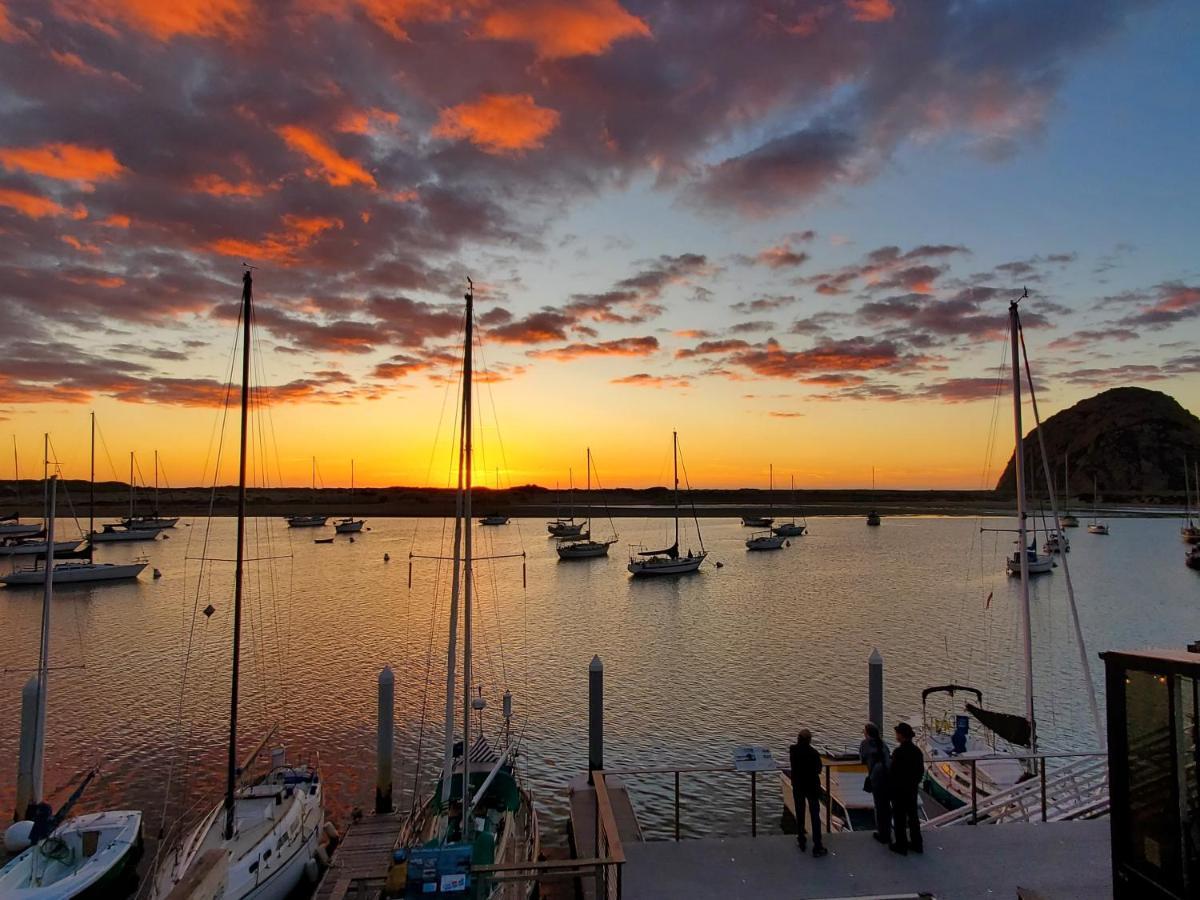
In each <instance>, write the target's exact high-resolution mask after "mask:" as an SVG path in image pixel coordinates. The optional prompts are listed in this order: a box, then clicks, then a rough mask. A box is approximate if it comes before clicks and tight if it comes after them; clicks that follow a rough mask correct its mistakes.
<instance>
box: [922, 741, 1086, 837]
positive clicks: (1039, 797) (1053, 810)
mask: <svg viewBox="0 0 1200 900" xmlns="http://www.w3.org/2000/svg"><path fill="white" fill-rule="evenodd" d="M1014 759H1016V760H1022V761H1025V762H1030V761H1033V762H1037V763H1038V765H1036V766H1035V767H1034V768H1036V770H1037V775H1036V776H1031V777H1030V778H1027V779H1026V780H1024V781H1021V782H1018V783H1017V784H1015V785H1014V786H1013V787H1011V788H1008V789H1007V790H1004V791H1000V792H997V793H992V794H986V795H983V796H981V795H980V791H979V771H978V770H979V763H981V762H989V761H992V760H1014ZM1047 760H1070V762H1067V763H1066V764H1065V765H1063V766H1061V767H1060V768H1058V769H1054V770H1051V769H1050V768H1049V767H1048V766H1047V765H1046V762H1047ZM943 762H944V763H945V764H947V765H953V766H961V767H968V768H969V771H970V781H971V799H970V802H969V803H967V804H966V805H964V806H963V807H961V808H959V809H953V810H950V811H948V812H946V813H943V814H942V815H940V816H934V817H933V818H932V819H930V820H929V821H928V823H927V824H928V825H929V826H930V827H934V828H937V827H943V826H947V825H962V824H968V825H978V824H981V823H988V824H1000V823H1003V822H1037V821H1041V822H1061V821H1066V820H1070V819H1085V818H1096V817H1098V816H1101V815H1104V814H1105V813H1107V812H1108V756H1107V754H1105V753H1103V752H1100V751H1087V752H1076V753H1009V754H995V755H990V756H975V757H971V758H969V759H960V760H955V759H949V760H945V761H943Z"/></svg>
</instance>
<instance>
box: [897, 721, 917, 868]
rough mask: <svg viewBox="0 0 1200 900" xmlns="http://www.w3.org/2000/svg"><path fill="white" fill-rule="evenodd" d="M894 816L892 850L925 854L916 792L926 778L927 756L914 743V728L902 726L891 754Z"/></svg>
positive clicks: (904, 724) (904, 723)
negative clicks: (894, 834) (894, 833)
mask: <svg viewBox="0 0 1200 900" xmlns="http://www.w3.org/2000/svg"><path fill="white" fill-rule="evenodd" d="M890 776H891V777H890V781H891V786H892V814H893V818H894V819H895V824H896V841H895V843H893V844H891V848H892V849H893V850H895V851H896V852H897V853H907V852H908V851H909V850H911V851H912V852H913V853H922V852H924V849H925V847H924V844H923V843H922V841H921V820H920V817H919V816H918V814H917V789H918V788H919V787H920V786H921V779H922V778H923V777H924V776H925V754H924V753H922V752H921V748H920V747H918V746H917V745H916V744H914V743H913V730H912V726H911V725H909V724H908V723H907V722H901V723H900V724H899V725H897V726H896V749H895V750H894V751H892V770H891V772H890Z"/></svg>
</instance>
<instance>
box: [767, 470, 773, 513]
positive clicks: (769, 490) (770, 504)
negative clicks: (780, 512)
mask: <svg viewBox="0 0 1200 900" xmlns="http://www.w3.org/2000/svg"><path fill="white" fill-rule="evenodd" d="M767 471H768V472H769V473H770V474H769V475H768V476H767V479H768V481H767V515H768V516H774V515H775V463H769V464H768V468H767Z"/></svg>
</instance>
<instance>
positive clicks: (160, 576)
mask: <svg viewBox="0 0 1200 900" xmlns="http://www.w3.org/2000/svg"><path fill="white" fill-rule="evenodd" d="M154 577H155V578H162V572H160V571H158V569H155V570H154Z"/></svg>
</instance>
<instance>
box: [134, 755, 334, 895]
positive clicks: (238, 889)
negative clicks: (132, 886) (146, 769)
mask: <svg viewBox="0 0 1200 900" xmlns="http://www.w3.org/2000/svg"><path fill="white" fill-rule="evenodd" d="M290 771H292V770H291V769H288V768H287V767H283V768H281V769H277V770H275V771H274V772H272V773H271V774H270V775H269V776H267V779H275V778H278V777H282V774H283V773H285V772H290ZM236 808H237V809H238V810H239V813H238V815H237V830H236V831H235V833H234V836H233V838H232V839H231V840H228V841H227V840H225V838H224V835H223V830H224V825H225V809H224V803H223V802H222V803H218V804H217V805H216V806H215V807H214V808H213V809H212V810H211V811H210V812H209V813H208V815H206V816H205V817H204V819H202V820H201V822H200V824H199V825H197V826H196V827H195V828H194V829H193V830H192V831H191V833H190V834H188V836H187V838H186V839H185V840H184V841H183V843H182V844H180V845H179V846H177V847H175V848H172V849H171V850H169V851H168V852H167V855H166V856H165V857H164V859H163V862H162V863H161V864H160V867H159V869H158V871H157V872H156V873H155V874H154V883H153V885H152V886H151V890H150V898H151V900H165V898H166V897H167V895H168V894H170V893H171V891H172V889H174V887H175V885H176V884H177V883H178V882H179V881H180V880H181V879H182V878H183V877H184V876H185V875H186V874H187V871H188V869H189V868H190V867H191V865H192V864H193V863H194V862H195V861H196V859H197V858H198V857H199V856H200V855H201V854H203V853H204V852H206V851H208V850H213V849H217V850H224V851H225V852H226V853H227V854H228V856H229V863H228V869H227V872H226V881H225V891H224V893H223V894H222V898H223V900H285V898H287V897H288V895H289V894H291V892H292V891H293V890H295V888H296V886H297V885H298V884H299V883H300V880H301V879H302V878H303V877H304V867H305V865H306V864H307V863H308V861H309V859H311V858H312V856H313V854H314V853H315V852H316V850H317V844H318V843H319V841H320V837H321V828H322V826H323V824H324V819H325V814H324V811H323V810H322V808H321V786H320V783H319V782H317V783H312V784H307V785H305V786H304V788H303V789H302V788H300V787H295V788H293V789H292V790H291V791H290V792H289V791H288V790H286V789H284V788H283V787H282V785H271V784H269V783H259V784H255V785H251V786H248V787H243V788H241V789H239V791H238V800H237V803H236Z"/></svg>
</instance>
